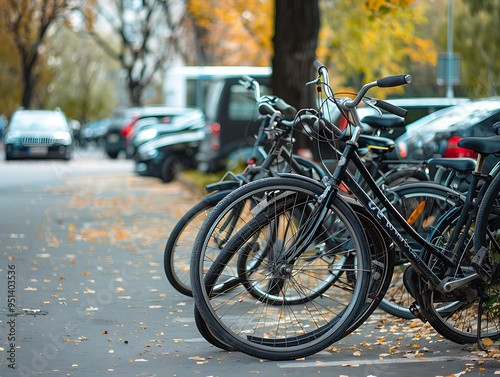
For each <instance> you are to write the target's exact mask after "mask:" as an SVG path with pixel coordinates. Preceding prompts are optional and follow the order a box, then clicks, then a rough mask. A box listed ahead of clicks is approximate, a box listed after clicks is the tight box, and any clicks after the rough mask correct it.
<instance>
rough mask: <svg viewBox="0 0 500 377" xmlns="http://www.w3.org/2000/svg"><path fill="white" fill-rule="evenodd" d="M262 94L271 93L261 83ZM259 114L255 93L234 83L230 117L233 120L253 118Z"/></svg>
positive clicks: (231, 90)
mask: <svg viewBox="0 0 500 377" xmlns="http://www.w3.org/2000/svg"><path fill="white" fill-rule="evenodd" d="M260 90H261V94H267V93H269V89H268V88H267V87H266V86H264V85H261V87H260ZM257 116H258V113H257V107H256V103H255V97H254V93H253V92H252V91H248V90H246V89H245V88H243V86H241V85H239V84H238V85H232V86H231V89H230V94H229V108H228V117H229V119H231V120H253V119H256V118H257Z"/></svg>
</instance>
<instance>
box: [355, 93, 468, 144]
mask: <svg viewBox="0 0 500 377" xmlns="http://www.w3.org/2000/svg"><path fill="white" fill-rule="evenodd" d="M385 101H387V102H389V103H391V104H393V105H396V106H399V107H402V108H403V109H405V110H407V111H408V112H407V114H406V117H405V118H404V120H402V122H403V123H404V124H406V125H408V124H411V123H413V122H415V121H416V120H418V119H420V118H422V117H424V116H426V115H429V114H432V113H433V112H435V111H438V110H441V109H444V108H447V107H450V106H455V105H459V104H463V103H466V102H468V101H470V99H468V98H446V97H421V98H420V97H419V98H395V99H387V100H385ZM358 112H359V115H360V119H361V122H362V123H363V125H364V126H365V132H367V133H372V132H373V129H372V128H371V127H370V124H369V121H367V120H368V119H370V117H373V116H376V117H379V116H380V113H379V112H378V111H377V110H375V109H373V108H371V107H369V106H362V107H360V108H358ZM382 117H394V116H393V115H392V114H389V113H386V112H385V111H383V112H382ZM404 132H405V128H404V127H401V128H394V129H392V130H391V131H390V133H388V132H381V134H380V136H384V137H388V138H391V139H396V138H398V137H399V136H401V135H402V134H403V133H404Z"/></svg>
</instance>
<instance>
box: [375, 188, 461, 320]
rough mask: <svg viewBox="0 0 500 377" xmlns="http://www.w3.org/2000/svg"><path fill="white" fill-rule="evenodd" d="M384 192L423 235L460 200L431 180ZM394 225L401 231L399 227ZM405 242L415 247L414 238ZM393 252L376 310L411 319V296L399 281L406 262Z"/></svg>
mask: <svg viewBox="0 0 500 377" xmlns="http://www.w3.org/2000/svg"><path fill="white" fill-rule="evenodd" d="M388 194H390V195H392V196H393V198H392V200H391V202H392V204H393V205H394V206H395V207H396V209H397V210H398V212H399V213H400V214H401V215H403V217H404V218H405V219H406V220H408V221H409V222H410V224H411V225H412V227H413V228H414V229H415V230H417V232H418V233H419V234H420V235H422V236H423V237H424V238H427V237H429V235H430V234H431V233H432V232H433V231H434V226H435V224H436V223H437V221H438V220H439V219H440V218H441V216H442V215H444V214H445V213H446V212H447V211H448V210H449V209H451V208H453V207H454V206H455V205H456V203H457V201H460V200H461V199H462V197H461V196H460V194H459V193H457V192H455V191H454V190H452V189H450V188H448V187H445V186H441V185H439V184H437V183H434V182H413V183H408V184H403V185H400V186H396V187H393V188H390V189H389V191H388ZM389 219H391V216H389ZM393 223H394V224H395V222H393ZM397 228H398V230H399V231H400V232H402V234H404V231H403V230H402V229H399V227H397ZM408 241H409V244H410V245H411V246H412V247H413V248H419V245H418V244H417V243H416V242H415V241H414V240H412V239H408ZM396 255H397V257H396V261H395V267H394V274H393V277H392V281H391V284H390V286H389V288H388V289H387V292H386V294H385V296H384V298H383V299H382V302H381V303H380V305H379V309H381V310H383V311H385V312H386V313H388V314H391V315H394V316H396V317H399V318H403V319H413V318H415V316H414V315H413V314H412V312H411V311H410V309H409V307H410V305H411V304H412V303H413V301H414V299H413V298H412V297H411V295H410V294H409V293H408V291H407V290H406V288H405V286H404V284H403V274H404V271H405V270H406V268H407V266H408V265H409V263H408V262H407V260H406V258H404V256H402V255H401V253H400V252H399V251H396Z"/></svg>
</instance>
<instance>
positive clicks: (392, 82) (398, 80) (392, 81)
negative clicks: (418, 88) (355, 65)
mask: <svg viewBox="0 0 500 377" xmlns="http://www.w3.org/2000/svg"><path fill="white" fill-rule="evenodd" d="M313 66H314V69H316V71H317V72H318V75H319V76H320V77H321V78H322V79H323V82H324V83H325V85H324V86H325V91H326V92H327V95H328V97H330V98H332V99H333V98H334V95H333V93H332V91H331V89H330V86H329V82H330V79H329V77H328V69H327V68H326V66H325V65H324V64H322V63H321V62H320V61H319V60H315V61H314V63H313ZM411 81H412V77H411V76H410V75H396V76H388V77H384V78H382V79H379V80H376V81H372V82H369V83H367V84H365V85H363V86H362V87H361V89H360V90H359V92H358V94H357V95H356V97H355V98H354V99H349V98H344V99H342V100H341V101H340V102H339V101H337V103H338V104H339V105H340V106H342V107H344V108H345V109H347V110H351V109H353V108H355V107H356V106H358V105H359V103H360V102H361V100H362V99H363V97H364V96H365V95H366V93H367V92H368V90H369V89H370V88H373V87H375V86H378V87H380V88H388V87H394V86H400V85H405V84H409V83H411ZM375 106H378V107H380V108H381V109H383V110H386V111H388V112H390V113H392V114H394V115H398V116H401V117H404V116H405V115H406V110H405V109H403V108H401V107H398V106H395V105H392V104H390V103H388V102H385V101H381V100H377V102H376V103H375Z"/></svg>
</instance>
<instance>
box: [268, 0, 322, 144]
mask: <svg viewBox="0 0 500 377" xmlns="http://www.w3.org/2000/svg"><path fill="white" fill-rule="evenodd" d="M318 1H319V0H307V1H304V0H276V2H275V6H276V12H275V33H274V39H273V42H274V57H273V60H272V67H273V77H272V87H273V93H274V94H275V95H277V96H278V97H281V98H283V99H284V100H285V101H286V102H288V103H289V104H290V105H293V106H295V107H296V108H297V109H300V108H304V107H315V100H316V95H315V88H314V87H313V86H309V87H306V86H305V84H306V82H308V81H311V80H313V79H314V78H315V77H316V73H315V72H314V69H313V66H312V64H313V62H314V59H315V57H316V47H317V43H318V32H319V24H320V17H319V4H318ZM294 136H295V137H296V138H297V137H298V136H299V134H298V133H296V134H295V135H294ZM310 144H311V143H310V141H309V140H306V139H305V138H299V139H297V142H296V143H295V147H296V148H303V147H310V146H311V145H310Z"/></svg>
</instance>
